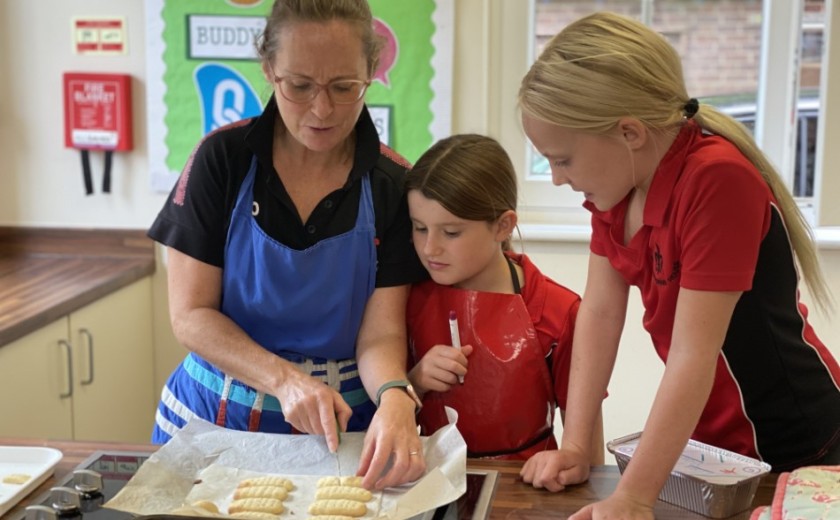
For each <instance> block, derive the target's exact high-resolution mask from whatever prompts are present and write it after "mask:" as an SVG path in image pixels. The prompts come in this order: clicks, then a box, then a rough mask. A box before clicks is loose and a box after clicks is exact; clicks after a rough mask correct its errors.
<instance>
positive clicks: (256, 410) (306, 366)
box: [216, 359, 358, 434]
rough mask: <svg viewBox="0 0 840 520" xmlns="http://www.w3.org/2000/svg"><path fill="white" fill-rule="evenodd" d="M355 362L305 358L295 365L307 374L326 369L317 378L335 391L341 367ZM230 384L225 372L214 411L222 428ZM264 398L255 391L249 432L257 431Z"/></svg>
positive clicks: (231, 382) (218, 424)
mask: <svg viewBox="0 0 840 520" xmlns="http://www.w3.org/2000/svg"><path fill="white" fill-rule="evenodd" d="M355 362H356V360H355V359H342V360H338V361H337V360H333V359H329V360H327V362H326V363H319V364H317V365H316V364H315V363H314V362H313V361H312V360H311V359H305V360H303V362H302V363H297V366H298V368H300V369H301V370H302V371H303V372H305V373H306V374H309V375H312V373H313V372H315V371H326V376H321V377H319V379H321V380H324V379H326V380H325V381H324V382H325V383H326V384H328V385H329V386H330V388H332V389H334V390H335V391H336V392H340V391H341V380H342V374H341V373H340V371H341V369H342V368H345V367H348V366H350V365H352V364H354V363H355ZM356 375H358V370H354V371H353V373H352V377H355V376H356ZM316 377H317V376H316ZM345 377H346V375H345ZM232 384H233V377H231V376H229V375H228V374H225V382H224V386H223V387H222V395H221V396H220V398H219V411H218V412H217V413H216V426H221V427H222V428H224V426H225V421H226V416H227V403H228V397H229V396H230V387H231V385H232ZM264 399H265V393H264V392H257V395H256V396H255V397H254V404H253V405H252V406H251V412H250V413H249V414H248V431H249V432H256V431H259V427H260V417H261V416H262V408H263V400H264ZM292 433H293V434H299V433H300V432H299V431H298V430H296V429H295V428H294V427H292Z"/></svg>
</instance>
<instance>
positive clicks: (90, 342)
mask: <svg viewBox="0 0 840 520" xmlns="http://www.w3.org/2000/svg"><path fill="white" fill-rule="evenodd" d="M79 334H81V335H82V336H85V337H86V338H87V347H88V378H87V379H82V380H81V381H80V383H81V384H83V385H89V384H91V383H93V334H91V333H90V331H89V330H87V329H79Z"/></svg>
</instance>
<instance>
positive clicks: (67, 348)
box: [58, 339, 73, 399]
mask: <svg viewBox="0 0 840 520" xmlns="http://www.w3.org/2000/svg"><path fill="white" fill-rule="evenodd" d="M58 344H59V346H62V347H64V351H65V352H67V391H66V392H64V393H63V394H59V395H58V397H60V398H62V399H67V398H68V397H72V396H73V347H72V346H71V345H70V343H69V342H67V341H65V340H63V339H60V340H58Z"/></svg>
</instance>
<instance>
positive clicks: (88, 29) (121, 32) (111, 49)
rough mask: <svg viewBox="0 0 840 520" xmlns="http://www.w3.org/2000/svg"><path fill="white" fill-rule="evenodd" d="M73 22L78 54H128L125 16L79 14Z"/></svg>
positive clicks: (75, 51) (74, 46) (75, 49)
mask: <svg viewBox="0 0 840 520" xmlns="http://www.w3.org/2000/svg"><path fill="white" fill-rule="evenodd" d="M72 24H73V52H74V53H76V54H96V55H102V54H127V53H128V39H127V37H126V27H125V18H124V17H120V16H109V17H95V16H77V17H74V18H73V20H72Z"/></svg>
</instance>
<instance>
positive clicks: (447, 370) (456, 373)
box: [408, 345, 473, 395]
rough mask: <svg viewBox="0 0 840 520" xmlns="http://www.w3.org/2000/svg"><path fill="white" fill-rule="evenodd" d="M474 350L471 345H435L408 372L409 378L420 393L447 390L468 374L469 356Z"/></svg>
mask: <svg viewBox="0 0 840 520" xmlns="http://www.w3.org/2000/svg"><path fill="white" fill-rule="evenodd" d="M472 351H473V347H472V346H471V345H464V346H463V347H461V348H460V349H457V348H454V347H451V346H449V345H435V346H434V347H432V348H431V349H429V351H428V352H426V355H424V356H423V358H422V359H420V361H419V362H418V363H417V364H416V365H414V368H412V369H411V371H410V372H409V373H408V379H409V380H410V381H411V384H412V385H413V386H414V389H415V390H416V391H417V392H418V393H419V394H420V395H423V394H425V393H426V392H446V391H447V390H449V389H450V388H452V386H453V385H455V384H458V379H459V378H463V377H464V376H465V375H466V373H467V364H468V361H467V357H468V356H469V355H470V354H472Z"/></svg>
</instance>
